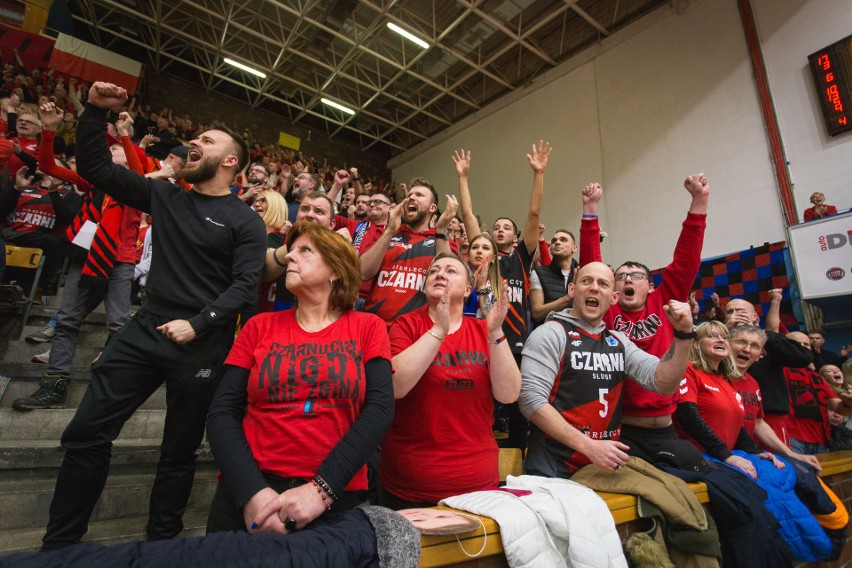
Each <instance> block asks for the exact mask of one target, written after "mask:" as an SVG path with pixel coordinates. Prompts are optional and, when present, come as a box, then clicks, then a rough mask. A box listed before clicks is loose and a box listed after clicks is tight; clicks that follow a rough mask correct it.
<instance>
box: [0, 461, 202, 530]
mask: <svg viewBox="0 0 852 568" xmlns="http://www.w3.org/2000/svg"><path fill="white" fill-rule="evenodd" d="M148 469H150V470H151V471H150V473H145V474H142V473H140V474H130V475H124V474H121V473H120V472H119V473H118V474H116V472H113V474H111V475H110V477H109V479H108V480H107V484H106V487H104V492H103V493H102V494H101V498H100V500H99V501H98V504H97V505H96V506H95V510H94V511H93V513H92V518H91V520H92V521H95V522H96V521H108V520H110V519H113V520H118V519H126V518H129V517H142V516H145V515H147V514H148V499H149V496H150V494H151V485H152V484H153V482H154V472H155V469H154V468H153V467H150V468H148ZM55 485H56V477H55V475H52V476H51V477H50V478H48V479H13V480H7V481H2V482H0V510H2V511H3V515H0V531H5V530H12V529H26V528H44V527H45V526H46V525H47V521H48V511H49V507H50V502H51V500H52V499H53V490H54V487H55ZM215 491H216V470H215V469H214V468H211V467H210V466H207V467H206V471H205V470H202V471H198V472H196V474H195V482H194V484H193V486H192V493H191V494H190V497H189V503H188V504H187V512H194V511H205V512H206V511H208V510H209V507H210V503H211V502H212V500H213V494H214V493H215Z"/></svg>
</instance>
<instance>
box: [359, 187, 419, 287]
mask: <svg viewBox="0 0 852 568" xmlns="http://www.w3.org/2000/svg"><path fill="white" fill-rule="evenodd" d="M406 205H408V199H403V200H402V201H401V202H399V203H397V204H396V206H395V207H394V208H393V209H391V211H390V214H389V217H388V226H387V227H386V228H385V232H384V233H382V236H381V237H379V238H378V240H377V241H376V243H375V244H374V245H373V246H371V247H370V248H369V250H367V252H365V253H364V254H362V255H361V280H363V281H365V282H366V281H368V280H372V279H373V277H374V276H375V275H376V274H377V273H378V272H379V268H381V267H382V259H383V258H384V257H385V253H386V252H387V250H388V245H389V244H390V240H391V238H392V237H393V236H394V234H396V232H397V231H398V230H399V227H400V225H401V224H402V212H403V211H404V209H405V206H406Z"/></svg>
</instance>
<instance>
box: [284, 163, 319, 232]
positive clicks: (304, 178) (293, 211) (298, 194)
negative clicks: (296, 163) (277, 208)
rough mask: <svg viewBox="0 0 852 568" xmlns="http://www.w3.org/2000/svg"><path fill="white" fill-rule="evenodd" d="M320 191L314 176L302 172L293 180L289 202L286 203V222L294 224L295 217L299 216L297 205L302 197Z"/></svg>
mask: <svg viewBox="0 0 852 568" xmlns="http://www.w3.org/2000/svg"><path fill="white" fill-rule="evenodd" d="M319 189H320V183H319V180H318V179H317V178H316V176H315V175H313V174H309V173H308V172H302V173H300V174H299V175H297V176H296V177H295V178H294V179H293V191H292V192H291V194H290V201H289V202H288V203H287V220H288V221H290V222H291V223H295V222H296V215H298V214H299V205H300V204H301V203H302V199H304V197H305V196H306V195H307V194H309V193H311V192H313V191H318V190H319Z"/></svg>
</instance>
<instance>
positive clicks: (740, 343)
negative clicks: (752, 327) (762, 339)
mask: <svg viewBox="0 0 852 568" xmlns="http://www.w3.org/2000/svg"><path fill="white" fill-rule="evenodd" d="M730 343H731V344H732V345H736V346H737V347H740V348H743V347H748V348H749V350H750V351H757V352H760V351H763V345H761V344H760V343H754V342H752V341H746V340H745V339H731V340H730Z"/></svg>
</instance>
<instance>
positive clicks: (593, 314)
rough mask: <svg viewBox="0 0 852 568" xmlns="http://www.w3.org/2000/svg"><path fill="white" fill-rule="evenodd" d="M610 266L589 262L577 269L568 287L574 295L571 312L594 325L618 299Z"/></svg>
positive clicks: (598, 322)
mask: <svg viewBox="0 0 852 568" xmlns="http://www.w3.org/2000/svg"><path fill="white" fill-rule="evenodd" d="M614 283H615V276H613V273H612V268H610V267H609V266H607V265H606V264H604V263H602V262H590V263H589V264H587V265H585V266H582V267H581V268H580V269H579V270H577V274H575V275H574V279H573V280H572V282H571V284H569V285H568V289H569V291H570V292H571V294H572V295H573V296H574V300H573V306H572V308H571V313H572V314H573V315H574V316H576V317H579V318H581V319H583V320H585V321H586V322H587V323H589V324H591V325H593V326H596V325H598V324H600V322H601V319H602V318H603V316H604V314H605V313H606V311H607V310H608V309H609V307H610V306H611V305H612V304H614V303H615V302H617V301H618V292H616V291H615V286H614Z"/></svg>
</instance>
